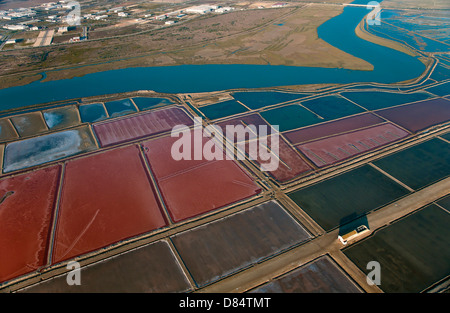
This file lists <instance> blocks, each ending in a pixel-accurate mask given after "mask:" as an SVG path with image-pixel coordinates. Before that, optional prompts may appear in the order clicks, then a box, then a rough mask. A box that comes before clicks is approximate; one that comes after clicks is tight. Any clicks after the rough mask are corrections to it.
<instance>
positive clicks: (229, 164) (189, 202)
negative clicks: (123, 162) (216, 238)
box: [143, 136, 261, 222]
mask: <svg viewBox="0 0 450 313" xmlns="http://www.w3.org/2000/svg"><path fill="white" fill-rule="evenodd" d="M192 137H194V136H192ZM176 140H178V138H172V137H164V138H159V139H155V140H151V141H147V142H145V143H144V144H143V146H144V150H145V151H146V152H145V153H146V156H147V159H148V161H149V164H150V166H151V169H152V171H153V173H154V175H155V178H156V180H157V182H158V185H159V188H160V190H161V193H162V196H163V198H164V201H165V203H166V205H167V209H168V211H169V214H170V216H171V218H172V220H173V221H175V222H179V221H182V220H185V219H188V218H191V217H194V216H197V215H200V214H204V213H206V212H209V211H212V210H215V209H219V208H221V207H224V206H226V205H229V204H232V203H235V202H237V201H240V200H243V199H246V198H249V197H252V196H254V195H256V194H258V193H259V192H261V189H260V187H259V186H258V185H257V184H256V183H255V182H254V181H253V180H252V178H251V177H250V176H249V175H248V174H247V173H246V172H245V171H244V170H243V169H242V168H241V167H240V166H239V165H238V164H237V163H236V162H235V161H233V160H225V157H224V160H212V161H207V160H205V159H202V160H180V161H176V160H174V158H172V156H171V147H172V144H173V143H174V142H175V141H176ZM208 140H209V139H207V138H203V141H202V147H204V145H205V142H206V141H208Z"/></svg>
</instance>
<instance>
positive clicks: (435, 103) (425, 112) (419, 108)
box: [377, 98, 450, 133]
mask: <svg viewBox="0 0 450 313" xmlns="http://www.w3.org/2000/svg"><path fill="white" fill-rule="evenodd" d="M377 114H379V115H381V116H382V117H384V118H386V119H388V120H390V121H392V122H394V123H396V124H398V125H400V126H402V127H404V128H406V129H408V130H410V131H412V132H414V133H416V132H419V131H421V130H424V129H426V128H429V127H431V126H434V125H438V124H441V123H445V122H448V121H450V101H448V100H446V99H444V98H437V99H432V100H427V101H422V102H417V103H412V104H407V105H402V106H399V107H395V108H390V109H385V110H379V111H377Z"/></svg>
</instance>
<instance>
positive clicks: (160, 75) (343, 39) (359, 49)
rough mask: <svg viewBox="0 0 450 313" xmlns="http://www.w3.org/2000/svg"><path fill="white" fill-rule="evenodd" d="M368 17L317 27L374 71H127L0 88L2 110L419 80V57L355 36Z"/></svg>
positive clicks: (359, 14) (360, 13)
mask: <svg viewBox="0 0 450 313" xmlns="http://www.w3.org/2000/svg"><path fill="white" fill-rule="evenodd" d="M355 2H356V1H355ZM367 13H369V11H368V10H367V9H366V8H364V7H346V8H345V9H344V12H343V13H342V14H341V15H339V16H337V17H335V18H333V19H331V20H329V21H327V22H325V23H324V24H323V25H321V26H320V27H319V28H318V34H319V37H320V38H322V39H323V40H325V41H327V42H328V43H330V44H331V45H333V46H335V47H337V48H339V49H341V50H344V51H346V52H348V53H350V54H352V55H354V56H356V57H359V58H362V59H364V60H366V61H368V62H370V63H371V64H372V65H373V66H374V70H373V71H355V70H347V69H341V68H317V67H294V66H274V65H242V64H223V65H221V64H219V65H217V64H214V65H213V64H209V65H180V66H165V67H138V68H127V69H120V70H110V71H105V72H99V73H93V74H88V75H85V76H83V77H75V78H72V79H65V80H58V81H50V82H34V83H31V84H28V85H25V86H18V87H11V88H6V89H2V90H0V99H1V104H0V110H7V109H12V108H18V107H24V106H28V105H34V104H39V103H45V102H50V101H57V100H66V99H73V98H80V97H88V96H94V95H101V94H111V93H121V92H128V91H135V90H142V89H144V90H145V89H150V90H155V91H157V92H166V93H187V92H207V91H217V90H226V89H236V88H261V87H274V86H287V85H298V84H317V83H353V82H378V83H394V82H399V81H404V80H408V79H412V78H416V77H418V76H420V75H421V74H422V72H423V71H424V70H425V66H424V65H423V64H422V63H421V62H420V61H419V60H418V59H417V58H414V57H411V56H408V55H406V54H403V53H401V52H398V51H396V50H393V49H389V48H386V47H382V46H378V45H376V44H373V43H370V42H368V41H365V40H362V39H360V38H359V37H357V36H356V34H355V31H354V30H355V27H356V26H357V24H358V23H359V22H360V21H361V20H362V19H363V18H364V16H365V15H366V14H367Z"/></svg>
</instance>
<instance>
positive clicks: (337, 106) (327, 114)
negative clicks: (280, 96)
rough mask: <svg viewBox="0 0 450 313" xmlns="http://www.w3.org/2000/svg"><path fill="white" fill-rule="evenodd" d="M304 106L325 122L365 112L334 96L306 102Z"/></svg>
mask: <svg viewBox="0 0 450 313" xmlns="http://www.w3.org/2000/svg"><path fill="white" fill-rule="evenodd" d="M302 104H303V105H304V106H305V107H307V108H308V109H310V110H311V111H313V112H314V113H316V114H318V115H320V116H321V117H323V118H324V119H325V120H333V119H337V118H340V117H344V116H348V115H353V114H357V113H361V112H364V110H363V109H362V108H360V107H359V106H357V105H355V104H353V103H351V102H350V101H348V100H346V99H344V98H342V97H339V96H334V95H332V96H325V97H320V98H317V99H314V100H308V101H304V102H302Z"/></svg>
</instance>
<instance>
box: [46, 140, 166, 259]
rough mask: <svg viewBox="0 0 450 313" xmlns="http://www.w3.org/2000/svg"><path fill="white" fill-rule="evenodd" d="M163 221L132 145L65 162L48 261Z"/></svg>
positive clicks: (139, 159)
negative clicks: (51, 249) (53, 239)
mask: <svg viewBox="0 0 450 313" xmlns="http://www.w3.org/2000/svg"><path fill="white" fill-rule="evenodd" d="M165 225H167V224H166V220H165V218H164V217H163V214H162V211H161V209H160V206H159V204H158V201H157V199H156V197H155V193H154V189H153V186H152V184H151V183H150V180H149V178H148V176H147V173H146V171H145V169H144V165H143V162H142V159H141V158H140V151H139V148H138V147H137V146H129V147H126V148H121V149H116V150H111V151H107V152H104V153H99V154H95V155H92V156H89V157H85V158H80V159H76V160H73V161H70V162H67V165H66V169H65V173H64V181H63V189H62V194H61V201H60V207H59V213H58V222H57V229H56V237H55V243H54V251H53V262H54V263H56V262H60V261H63V260H66V259H70V258H72V257H75V256H78V255H82V254H85V253H88V252H91V251H94V250H97V249H100V248H103V247H106V246H108V245H110V244H113V243H116V242H118V241H121V240H124V239H127V238H130V237H133V236H136V235H139V234H142V233H146V232H150V231H152V230H155V229H158V228H161V227H163V226H165Z"/></svg>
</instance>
